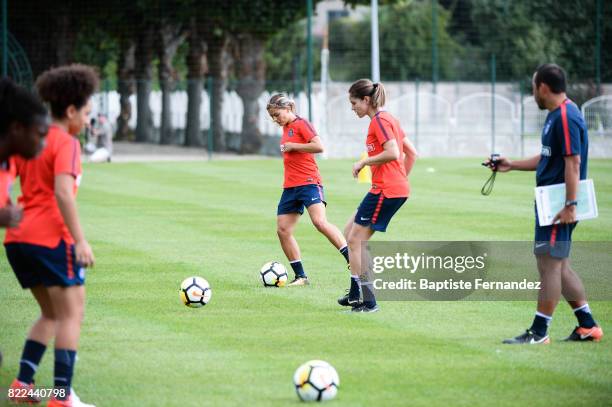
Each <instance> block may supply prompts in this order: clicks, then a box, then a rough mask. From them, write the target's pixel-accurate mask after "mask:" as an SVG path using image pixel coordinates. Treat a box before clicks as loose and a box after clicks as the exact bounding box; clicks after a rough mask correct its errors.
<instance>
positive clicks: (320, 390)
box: [293, 360, 340, 401]
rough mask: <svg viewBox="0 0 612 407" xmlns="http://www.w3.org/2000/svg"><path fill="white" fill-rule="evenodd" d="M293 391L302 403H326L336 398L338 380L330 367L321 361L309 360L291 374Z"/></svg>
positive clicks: (336, 374) (334, 370)
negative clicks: (293, 385)
mask: <svg viewBox="0 0 612 407" xmlns="http://www.w3.org/2000/svg"><path fill="white" fill-rule="evenodd" d="M293 384H295V391H296V392H297V395H298V397H299V398H300V400H302V401H326V400H331V399H333V398H334V397H336V394H337V393H338V387H339V386H340V378H339V377H338V372H336V369H334V368H333V366H332V365H330V364H329V363H327V362H325V361H323V360H311V361H309V362H306V363H304V364H303V365H302V366H300V367H298V368H297V370H296V371H295V373H294V374H293Z"/></svg>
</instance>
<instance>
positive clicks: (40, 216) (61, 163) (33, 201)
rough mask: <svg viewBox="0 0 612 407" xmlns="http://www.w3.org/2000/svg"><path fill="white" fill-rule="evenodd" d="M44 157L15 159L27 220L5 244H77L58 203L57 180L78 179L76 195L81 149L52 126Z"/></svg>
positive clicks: (7, 238) (9, 236)
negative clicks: (62, 177) (56, 178)
mask: <svg viewBox="0 0 612 407" xmlns="http://www.w3.org/2000/svg"><path fill="white" fill-rule="evenodd" d="M45 142H46V146H45V148H44V150H43V151H42V153H41V154H40V155H39V156H38V157H36V158H34V159H31V160H25V159H23V158H21V157H15V170H16V173H17V176H18V177H19V180H20V184H21V193H22V195H21V196H20V197H19V203H20V204H21V206H23V220H22V221H21V223H20V224H19V226H18V227H16V228H10V229H7V232H6V239H5V240H4V242H5V243H29V244H35V245H39V246H44V247H48V248H54V247H57V245H58V244H59V243H60V239H63V240H64V241H65V242H66V244H73V243H74V239H73V238H72V236H71V235H70V232H69V231H68V228H67V227H66V224H65V223H64V219H63V218H62V214H61V213H60V210H59V207H58V206H57V201H56V200H55V176H56V175H59V174H70V175H72V176H73V177H74V189H73V191H74V195H75V196H76V193H77V189H78V186H79V184H80V181H81V145H80V143H79V140H77V139H76V138H75V137H73V136H71V135H70V134H68V133H67V132H66V131H65V130H63V129H61V128H59V127H57V126H54V125H52V126H51V127H49V132H48V133H47V137H46V141H45Z"/></svg>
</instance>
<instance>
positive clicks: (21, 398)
mask: <svg viewBox="0 0 612 407" xmlns="http://www.w3.org/2000/svg"><path fill="white" fill-rule="evenodd" d="M10 390H13V394H15V396H12V397H10V396H9V398H8V399H9V401H10V402H11V403H14V404H38V403H40V398H39V397H35V396H33V395H30V394H28V393H29V392H30V390H34V383H30V384H26V383H23V382H20V381H19V380H17V379H15V380H13V383H11V387H9V392H10Z"/></svg>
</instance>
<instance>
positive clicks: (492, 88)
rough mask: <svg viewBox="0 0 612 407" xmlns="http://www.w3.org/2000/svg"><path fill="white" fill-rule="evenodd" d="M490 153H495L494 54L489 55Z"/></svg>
mask: <svg viewBox="0 0 612 407" xmlns="http://www.w3.org/2000/svg"><path fill="white" fill-rule="evenodd" d="M491 153H495V53H493V54H491Z"/></svg>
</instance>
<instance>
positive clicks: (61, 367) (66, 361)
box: [53, 349, 76, 398]
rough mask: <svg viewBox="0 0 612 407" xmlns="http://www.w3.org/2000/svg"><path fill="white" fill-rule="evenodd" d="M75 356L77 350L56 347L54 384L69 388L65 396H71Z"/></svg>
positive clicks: (58, 386) (57, 386)
mask: <svg viewBox="0 0 612 407" xmlns="http://www.w3.org/2000/svg"><path fill="white" fill-rule="evenodd" d="M75 357H76V351H74V350H70V349H55V369H54V372H53V374H54V384H55V387H56V388H60V387H61V388H65V389H67V391H66V397H65V398H68V396H70V388H71V387H72V374H73V373H74V360H75ZM58 398H60V397H58Z"/></svg>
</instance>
